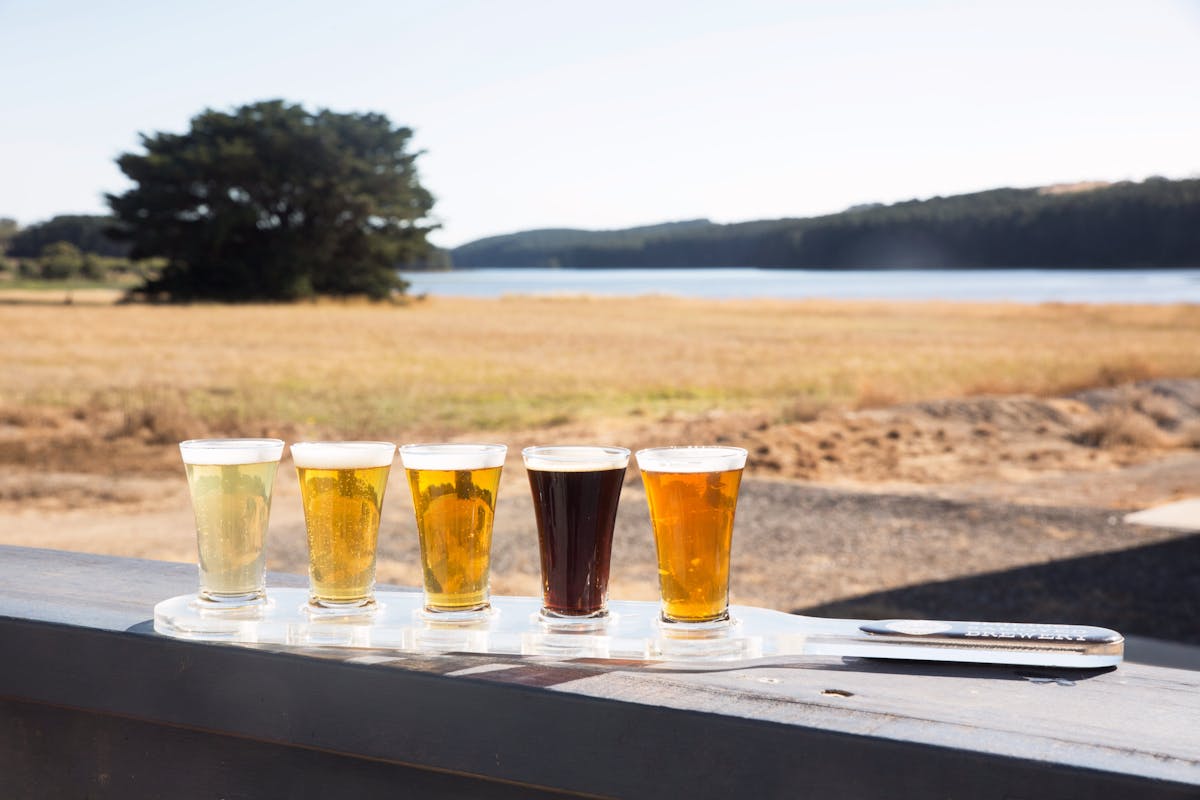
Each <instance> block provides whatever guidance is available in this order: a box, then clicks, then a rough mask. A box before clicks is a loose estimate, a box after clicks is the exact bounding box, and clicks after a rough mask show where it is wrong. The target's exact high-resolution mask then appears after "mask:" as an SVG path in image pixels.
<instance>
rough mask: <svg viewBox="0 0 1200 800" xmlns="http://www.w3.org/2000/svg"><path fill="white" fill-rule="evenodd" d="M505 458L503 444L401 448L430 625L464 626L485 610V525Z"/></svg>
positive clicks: (488, 535) (488, 555) (488, 554)
mask: <svg viewBox="0 0 1200 800" xmlns="http://www.w3.org/2000/svg"><path fill="white" fill-rule="evenodd" d="M507 452H508V448H507V447H506V446H504V445H502V444H406V445H404V446H402V447H401V448H400V462H401V463H402V464H403V465H404V469H405V472H407V474H408V486H409V488H410V489H411V490H412V500H413V513H414V515H415V516H416V520H417V535H418V538H419V540H420V544H421V571H422V573H423V578H424V585H425V612H426V615H427V616H429V617H431V618H438V619H443V620H464V621H470V620H473V619H478V618H482V617H483V616H486V614H487V613H488V611H489V610H490V608H491V605H490V602H489V596H488V572H489V570H490V567H491V559H492V520H493V517H494V516H495V513H496V493H497V491H498V490H499V488H500V470H501V468H502V467H503V466H504V456H505V454H506V453H507Z"/></svg>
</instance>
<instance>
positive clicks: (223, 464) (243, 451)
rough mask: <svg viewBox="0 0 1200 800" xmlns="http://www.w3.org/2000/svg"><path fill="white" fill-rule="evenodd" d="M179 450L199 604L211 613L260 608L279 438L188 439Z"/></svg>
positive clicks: (264, 593) (280, 447)
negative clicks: (196, 563)
mask: <svg viewBox="0 0 1200 800" xmlns="http://www.w3.org/2000/svg"><path fill="white" fill-rule="evenodd" d="M179 452H180V455H181V456H182V457H183V464H184V469H185V471H186V472H187V479H188V489H189V490H190V491H191V495H192V511H193V512H194V513H195V516H196V549H197V552H198V555H199V565H200V593H199V600H200V602H201V604H202V605H203V606H205V607H208V608H211V609H220V608H231V609H232V608H242V607H246V606H254V605H259V604H262V603H264V602H265V601H266V597H267V572H266V552H267V551H266V543H267V523H268V520H269V518H270V516H271V489H272V487H273V486H274V484H275V472H276V470H277V468H278V467H279V458H280V456H282V455H283V442H282V441H280V440H279V439H190V440H188V441H186V442H180V444H179Z"/></svg>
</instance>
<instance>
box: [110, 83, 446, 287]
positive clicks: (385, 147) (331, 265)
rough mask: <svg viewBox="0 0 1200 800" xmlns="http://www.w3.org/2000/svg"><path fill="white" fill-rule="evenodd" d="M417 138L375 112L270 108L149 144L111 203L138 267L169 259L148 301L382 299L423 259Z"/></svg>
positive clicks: (246, 109)
mask: <svg viewBox="0 0 1200 800" xmlns="http://www.w3.org/2000/svg"><path fill="white" fill-rule="evenodd" d="M411 136H412V131H411V130H409V129H408V128H402V127H393V125H392V123H391V122H390V121H389V120H388V118H387V117H385V116H383V115H381V114H340V113H334V112H332V111H326V110H320V111H317V112H315V113H313V112H309V111H306V110H305V109H304V108H302V107H301V106H299V105H291V104H288V103H285V102H283V101H280V100H272V101H266V102H260V103H254V104H251V105H247V106H243V107H241V108H238V109H235V110H234V111H232V112H230V113H225V112H220V111H212V110H207V111H204V112H203V113H201V114H200V115H198V116H197V117H195V118H194V119H192V122H191V129H190V130H189V131H188V132H187V133H184V134H171V133H156V134H154V135H152V136H147V135H143V136H142V145H143V147H145V149H146V152H145V154H133V153H126V154H124V155H122V156H121V157H120V158H118V159H117V164H118V166H120V168H121V170H122V171H123V172H124V173H125V174H126V175H127V176H128V177H129V179H130V180H132V181H133V182H134V183H135V184H136V186H135V187H134V188H132V189H130V190H129V191H128V192H126V193H124V194H122V195H109V196H108V202H109V205H110V206H111V207H112V210H113V213H114V215H115V216H116V217H117V220H118V225H119V229H118V235H121V236H124V237H125V238H127V239H129V241H131V242H132V245H133V248H132V252H131V253H130V255H131V256H132V257H133V258H153V257H160V258H163V259H166V262H167V264H166V266H165V267H164V268H163V270H162V272H161V274H160V275H159V276H158V277H156V278H154V279H152V280H150V281H148V282H147V284H146V285H145V287H144V291H145V292H146V293H147V294H148V295H151V296H166V297H168V298H170V299H172V300H180V301H186V300H193V299H215V300H293V299H299V298H304V297H311V296H314V295H321V294H326V295H367V296H369V297H373V298H385V297H389V296H391V295H392V293H393V292H396V291H403V289H404V288H405V286H406V284H405V282H404V281H403V280H401V279H400V277H399V276H398V275H397V273H396V269H397V267H398V266H401V265H403V264H407V263H411V262H413V261H416V260H419V259H420V258H422V257H423V256H425V254H426V253H427V252H428V251H429V249H430V245H429V244H428V243H427V242H426V239H425V237H426V234H427V233H428V232H429V231H430V230H431V229H432V228H433V227H435V226H434V225H432V224H430V223H429V221H428V215H429V212H430V210H431V208H432V207H433V197H432V195H430V193H429V192H428V191H426V190H425V189H424V188H423V187H422V186H421V184H420V181H419V180H418V177H417V171H416V167H415V161H416V158H417V156H418V155H419V153H414V152H410V151H409V143H410V139H411Z"/></svg>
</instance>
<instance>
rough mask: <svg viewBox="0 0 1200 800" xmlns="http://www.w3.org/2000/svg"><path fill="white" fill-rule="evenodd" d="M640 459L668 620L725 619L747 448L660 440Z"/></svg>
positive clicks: (698, 623)
mask: <svg viewBox="0 0 1200 800" xmlns="http://www.w3.org/2000/svg"><path fill="white" fill-rule="evenodd" d="M637 462H638V467H639V468H640V469H641V473H642V483H643V484H644V485H645V488H646V502H647V504H648V505H649V507H650V525H651V527H652V528H653V529H654V547H655V550H656V552H657V554H658V579H659V589H660V591H661V594H662V621H663V622H665V623H672V624H680V625H684V626H690V627H693V628H698V627H720V626H723V625H727V624H728V622H729V553H730V546H731V544H732V542H733V517H734V512H735V511H736V509H737V498H738V488H739V487H740V486H741V481H742V470H743V469H744V468H745V466H746V451H745V450H743V449H742V448H740V447H656V448H651V449H649V450H639V451H638V453H637Z"/></svg>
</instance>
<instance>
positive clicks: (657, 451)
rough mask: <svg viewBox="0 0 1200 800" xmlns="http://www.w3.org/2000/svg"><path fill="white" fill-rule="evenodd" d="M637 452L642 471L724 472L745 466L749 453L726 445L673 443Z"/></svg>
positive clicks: (743, 449)
mask: <svg viewBox="0 0 1200 800" xmlns="http://www.w3.org/2000/svg"><path fill="white" fill-rule="evenodd" d="M636 455H637V463H638V467H640V468H641V470H642V471H643V472H725V471H728V470H734V469H743V468H744V467H745V466H746V456H747V452H746V449H745V448H744V447H730V446H727V445H672V446H669V447H648V448H646V449H645V450H638V451H637V454H636Z"/></svg>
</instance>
